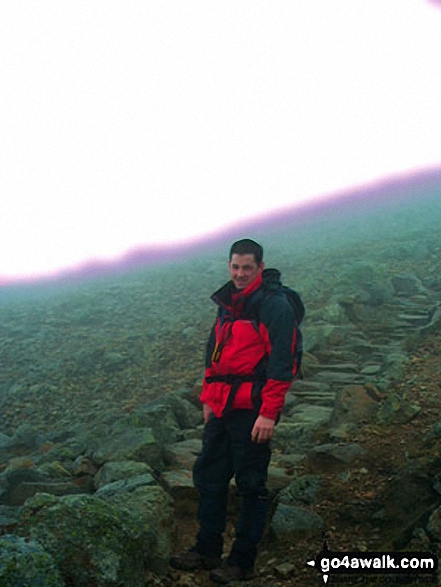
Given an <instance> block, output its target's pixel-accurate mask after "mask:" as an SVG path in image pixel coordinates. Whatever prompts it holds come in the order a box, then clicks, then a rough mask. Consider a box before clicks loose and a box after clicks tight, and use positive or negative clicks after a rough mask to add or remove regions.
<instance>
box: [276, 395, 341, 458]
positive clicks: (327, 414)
mask: <svg viewBox="0 0 441 587" xmlns="http://www.w3.org/2000/svg"><path fill="white" fill-rule="evenodd" d="M331 415H332V408H329V407H326V406H318V405H308V404H299V405H298V406H295V408H294V409H293V410H292V412H291V414H290V421H289V422H286V421H285V422H284V421H282V422H280V423H279V424H278V425H277V427H276V431H275V435H274V437H273V439H272V441H271V442H272V445H273V447H274V448H277V449H280V450H281V451H283V452H285V453H296V452H298V451H299V447H300V446H308V445H310V443H312V442H313V440H314V437H315V435H316V433H317V432H318V431H319V430H320V429H321V428H322V427H323V426H325V425H327V424H328V423H329V421H330V418H331Z"/></svg>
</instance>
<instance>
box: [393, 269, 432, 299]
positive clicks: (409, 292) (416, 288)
mask: <svg viewBox="0 0 441 587" xmlns="http://www.w3.org/2000/svg"><path fill="white" fill-rule="evenodd" d="M392 286H393V288H394V291H395V293H396V294H398V295H406V296H413V295H416V294H419V293H422V292H424V291H426V290H425V288H424V286H423V284H422V282H421V280H420V279H419V278H418V277H416V275H413V274H411V273H406V274H402V275H395V276H394V277H392Z"/></svg>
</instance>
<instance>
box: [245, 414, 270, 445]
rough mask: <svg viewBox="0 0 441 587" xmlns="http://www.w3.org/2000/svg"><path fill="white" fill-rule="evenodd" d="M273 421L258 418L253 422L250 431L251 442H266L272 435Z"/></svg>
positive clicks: (263, 417) (262, 417)
mask: <svg viewBox="0 0 441 587" xmlns="http://www.w3.org/2000/svg"><path fill="white" fill-rule="evenodd" d="M274 426H275V422H274V420H271V419H270V418H265V416H259V417H258V418H257V420H256V421H255V422H254V427H253V429H252V431H251V440H252V441H253V442H267V441H268V440H270V439H271V438H272V436H273V434H274Z"/></svg>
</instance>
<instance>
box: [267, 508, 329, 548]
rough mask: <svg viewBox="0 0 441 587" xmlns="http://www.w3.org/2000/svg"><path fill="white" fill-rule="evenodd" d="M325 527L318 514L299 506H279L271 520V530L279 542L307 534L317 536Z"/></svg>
mask: <svg viewBox="0 0 441 587" xmlns="http://www.w3.org/2000/svg"><path fill="white" fill-rule="evenodd" d="M323 527H324V522H323V519H322V518H321V517H320V516H318V515H317V514H316V513H314V512H312V511H310V510H308V509H306V508H303V507H299V506H293V505H286V504H279V505H278V506H277V507H276V511H275V512H274V515H273V517H272V520H271V530H272V532H273V534H274V536H275V537H276V539H277V540H286V539H288V538H292V537H295V536H299V535H301V536H305V534H313V535H317V534H320V533H321V530H322V529H323Z"/></svg>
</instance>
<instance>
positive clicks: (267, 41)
mask: <svg viewBox="0 0 441 587" xmlns="http://www.w3.org/2000/svg"><path fill="white" fill-rule="evenodd" d="M440 30H441V10H440V8H439V3H436V2H433V1H428V0H427V1H423V0H400V1H399V2H397V0H370V1H369V2H366V0H335V1H333V2H326V1H325V0H320V1H319V0H296V1H292V0H289V1H283V0H281V1H280V2H279V1H278V2H267V1H265V2H262V1H259V0H257V1H256V0H244V1H237V0H234V1H229V0H219V1H215V2H207V1H206V0H193V1H188V0H180V1H177V2H162V1H159V0H158V1H157V0H152V1H145V0H142V1H138V0H136V1H130V0H128V1H127V2H121V1H115V0H98V1H93V0H87V1H84V0H78V1H76V2H67V1H64V0H45V2H31V1H29V2H25V1H24V2H17V1H16V0H4V1H3V2H2V15H1V19H0V43H1V54H2V60H1V63H0V75H1V80H2V83H1V87H0V104H1V108H0V123H1V129H2V143H3V149H2V152H1V154H0V164H1V173H0V197H1V214H0V251H1V253H0V278H3V279H5V278H6V279H15V278H18V277H20V276H38V275H44V274H47V273H51V272H54V271H58V270H64V269H67V268H69V267H74V266H76V265H78V264H79V263H82V262H84V261H87V260H89V259H102V260H105V259H110V258H112V257H115V256H118V255H121V254H123V253H124V252H126V251H128V250H130V249H131V248H134V247H137V246H140V245H149V244H161V243H170V242H178V241H184V240H187V239H191V238H193V237H195V236H200V235H204V234H208V233H210V232H211V231H215V230H218V229H220V228H222V227H227V226H229V224H230V223H234V224H237V223H238V222H239V223H240V221H241V220H242V219H243V220H244V221H245V220H249V219H250V218H251V217H253V216H261V215H262V214H264V213H265V211H267V210H271V211H274V210H278V209H282V208H284V207H287V206H292V205H301V204H302V203H304V202H306V201H309V200H311V199H313V198H324V197H329V196H330V195H331V194H333V193H336V192H337V191H338V190H341V189H345V188H348V187H349V186H354V187H358V186H360V185H364V184H366V183H369V182H371V181H376V180H381V179H382V178H386V177H390V176H393V175H395V174H398V175H400V174H403V173H406V172H410V171H414V170H418V169H424V168H427V167H431V166H441V108H440V106H439V104H440V103H441V34H440Z"/></svg>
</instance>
